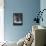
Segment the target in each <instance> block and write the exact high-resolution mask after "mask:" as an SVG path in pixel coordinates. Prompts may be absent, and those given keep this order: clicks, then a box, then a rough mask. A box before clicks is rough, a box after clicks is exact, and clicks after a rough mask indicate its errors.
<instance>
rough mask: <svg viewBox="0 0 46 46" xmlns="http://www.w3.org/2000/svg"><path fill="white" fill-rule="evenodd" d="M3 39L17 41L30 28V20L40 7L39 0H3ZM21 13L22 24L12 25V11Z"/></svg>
mask: <svg viewBox="0 0 46 46" xmlns="http://www.w3.org/2000/svg"><path fill="white" fill-rule="evenodd" d="M4 2H5V7H4V26H5V27H4V28H5V29H4V31H5V32H4V33H5V40H7V41H18V40H19V39H20V38H22V37H24V36H25V35H26V34H27V33H28V32H29V31H30V30H31V28H32V21H33V19H34V17H36V14H35V13H36V12H37V11H39V9H40V0H5V1H4ZM14 12H15V13H23V25H22V26H13V13H14Z"/></svg>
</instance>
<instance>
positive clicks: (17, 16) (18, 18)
mask: <svg viewBox="0 0 46 46" xmlns="http://www.w3.org/2000/svg"><path fill="white" fill-rule="evenodd" d="M22 24H23V14H22V13H13V25H22Z"/></svg>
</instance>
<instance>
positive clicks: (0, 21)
mask: <svg viewBox="0 0 46 46" xmlns="http://www.w3.org/2000/svg"><path fill="white" fill-rule="evenodd" d="M3 41H4V0H0V42H3Z"/></svg>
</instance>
